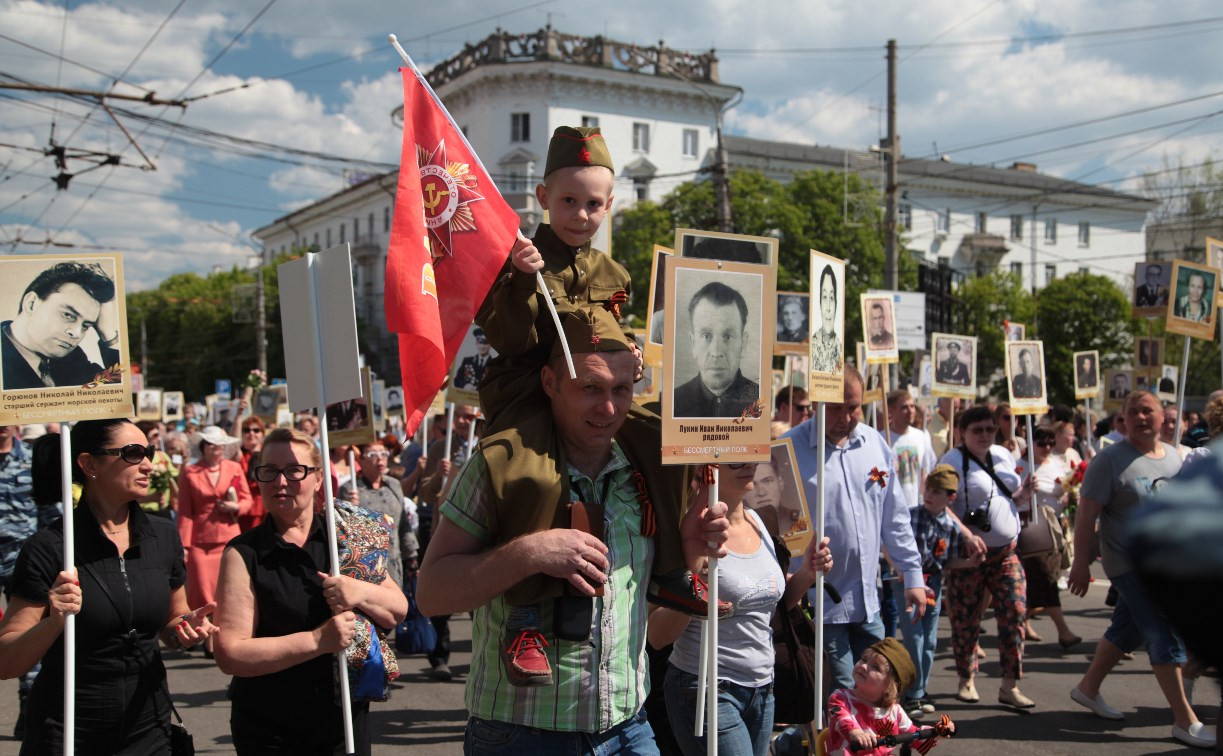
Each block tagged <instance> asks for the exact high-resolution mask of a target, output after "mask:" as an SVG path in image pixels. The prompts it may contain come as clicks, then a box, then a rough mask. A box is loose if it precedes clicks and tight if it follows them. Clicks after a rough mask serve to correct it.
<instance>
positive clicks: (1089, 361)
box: [1074, 349, 1100, 399]
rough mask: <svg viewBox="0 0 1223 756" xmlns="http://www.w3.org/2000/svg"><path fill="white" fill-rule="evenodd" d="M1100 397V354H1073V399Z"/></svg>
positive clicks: (1093, 351) (1095, 351)
mask: <svg viewBox="0 0 1223 756" xmlns="http://www.w3.org/2000/svg"><path fill="white" fill-rule="evenodd" d="M1098 396H1100V352H1099V351H1097V350H1094V349H1093V350H1091V351H1090V352H1075V353H1074V398H1075V399H1095V398H1096V397H1098Z"/></svg>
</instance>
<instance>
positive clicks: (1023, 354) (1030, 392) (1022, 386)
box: [1011, 347, 1041, 399]
mask: <svg viewBox="0 0 1223 756" xmlns="http://www.w3.org/2000/svg"><path fill="white" fill-rule="evenodd" d="M1018 364H1019V372H1018V373H1013V376H1014V377H1013V378H1012V380H1011V390H1012V392H1013V393H1014V395H1015V398H1016V399H1038V398H1039V397H1040V395H1041V388H1040V373H1039V372H1038V371H1037V369H1036V357H1035V356H1034V355H1033V353H1032V350H1031V349H1029V348H1027V347H1023V348H1021V349H1020V350H1019V355H1018Z"/></svg>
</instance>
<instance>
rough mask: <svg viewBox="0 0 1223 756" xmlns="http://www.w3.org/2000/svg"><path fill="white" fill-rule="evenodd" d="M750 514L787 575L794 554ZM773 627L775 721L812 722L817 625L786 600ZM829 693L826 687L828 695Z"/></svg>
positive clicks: (781, 604)
mask: <svg viewBox="0 0 1223 756" xmlns="http://www.w3.org/2000/svg"><path fill="white" fill-rule="evenodd" d="M748 511H749V513H750V514H751V515H752V516H753V517H754V518H755V520H756V522H757V524H758V525H759V529H760V532H761V534H762V536H763V540H764V542H765V544H766V546H768V548H769V551H771V552H772V553H773V556H774V557H776V559H777V563H778V564H780V565H781V570H782V573H783V574H784V573H785V572H786V568H787V567H788V566H789V564H790V550H789V549H788V548H787V547H786V544H785V542H784V541H782V540H781V539H780V538H778V537H777V536H774V535H771V534H769V533H768V531H767V530H765V528H764V523H763V522H762V521H761V520H760V518H759V515H757V514H756V512H754V511H751V510H748ZM769 624H770V625H771V626H772V629H773V719H774V720H775V721H777V722H784V723H787V724H795V723H802V722H810V721H811V718H812V717H813V716H814V712H815V624H814V623H813V622H812V621H811V618H810V617H808V616H807V614H806V612H804V611H803V609H802V606H801V605H799V606H795V607H791V608H789V609H787V608H786V606H785V601H784V599H783V600H782V601H779V602H778V603H777V608H776V609H775V610H774V611H773V618H772V619H771V620H770V622H769ZM827 690H828V687H827V686H825V687H824V691H825V694H827Z"/></svg>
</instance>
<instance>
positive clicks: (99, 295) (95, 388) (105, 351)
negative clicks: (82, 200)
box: [0, 254, 133, 425]
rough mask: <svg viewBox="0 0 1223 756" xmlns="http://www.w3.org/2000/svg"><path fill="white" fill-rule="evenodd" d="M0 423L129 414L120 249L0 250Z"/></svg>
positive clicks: (124, 309)
mask: <svg viewBox="0 0 1223 756" xmlns="http://www.w3.org/2000/svg"><path fill="white" fill-rule="evenodd" d="M0 281H8V282H9V283H7V284H4V285H0V312H3V313H5V316H6V317H7V318H11V319H6V320H4V321H3V322H2V323H0V330H2V331H3V335H0V424H3V425H23V424H28V423H46V422H64V421H71V420H98V419H102V418H109V417H130V416H131V414H132V390H133V389H132V374H131V363H130V357H129V355H128V351H127V347H128V338H127V309H126V307H125V304H124V303H125V300H124V291H123V259H122V257H121V256H120V255H85V254H74V255H73V256H71V257H66V256H64V255H6V256H3V257H0Z"/></svg>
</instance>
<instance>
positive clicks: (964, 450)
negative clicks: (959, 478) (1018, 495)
mask: <svg viewBox="0 0 1223 756" xmlns="http://www.w3.org/2000/svg"><path fill="white" fill-rule="evenodd" d="M959 450H960V459H961V460H963V462H964V494H965V498H967V495H968V460H970V459H971V460H972V461H973V462H976V463H977V467H979V468H981V469H982V470H984V471H985V473H986V474H987V475H989V477H991V478H993V479H994V483H995V484H996V485H997V486H998V488H999V489H1000V490H1001V491H1002V492H1003V493H1004V494H1006V498H1008V499H1012V500H1013V499H1014V498H1015V494H1014V493H1012V491H1011V489H1009V488H1007V487H1006V484H1005V483H1003V482H1002V481H1001V480H999V479H998V474H997V473H996V472H994V457H993V455H992V454H986V455H985V460H986V464H982V463H981V460H979V459H977V457H976V455H975V454H973V453H972V452H970V451H968V447H967V446H965V445H963V444H960V446H959Z"/></svg>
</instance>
